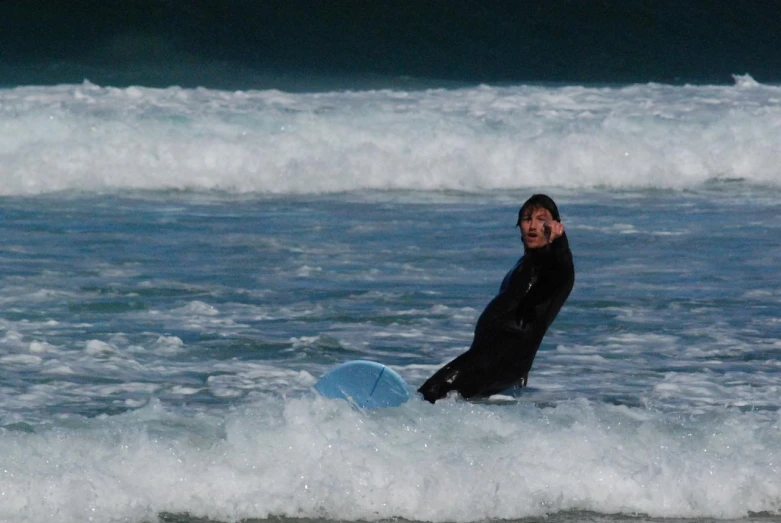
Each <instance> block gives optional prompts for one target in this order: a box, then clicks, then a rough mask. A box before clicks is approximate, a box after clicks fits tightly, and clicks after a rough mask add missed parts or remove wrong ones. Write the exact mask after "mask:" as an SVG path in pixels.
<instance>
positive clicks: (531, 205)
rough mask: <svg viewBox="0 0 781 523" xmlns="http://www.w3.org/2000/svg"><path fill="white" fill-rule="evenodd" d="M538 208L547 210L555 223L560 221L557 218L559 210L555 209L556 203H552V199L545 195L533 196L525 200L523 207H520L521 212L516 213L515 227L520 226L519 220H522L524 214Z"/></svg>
mask: <svg viewBox="0 0 781 523" xmlns="http://www.w3.org/2000/svg"><path fill="white" fill-rule="evenodd" d="M539 208H542V209H547V210H548V211H549V212H550V213H551V216H553V219H554V220H556V221H557V222H560V221H561V217H560V216H559V208H558V207H556V202H554V201H553V199H552V198H551V197H550V196H548V195H547V194H534V195H532V197H531V198H529V199H528V200H526V202H524V204H523V205H521V210H519V211H518V222H517V223H516V224H515V225H516V227H518V226H520V225H521V220H522V219H523V215H524V214H526V213H527V212H529V211H531V210H533V209H539Z"/></svg>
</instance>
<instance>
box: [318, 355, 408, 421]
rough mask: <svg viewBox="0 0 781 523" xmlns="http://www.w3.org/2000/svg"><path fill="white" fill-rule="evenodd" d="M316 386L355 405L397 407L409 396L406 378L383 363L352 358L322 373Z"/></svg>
mask: <svg viewBox="0 0 781 523" xmlns="http://www.w3.org/2000/svg"><path fill="white" fill-rule="evenodd" d="M315 390H317V392H319V393H320V394H321V395H323V396H325V397H326V398H336V399H344V400H347V401H348V402H349V403H350V404H351V405H353V406H354V407H358V408H361V409H377V408H382V407H398V406H399V405H401V404H402V403H404V402H406V401H407V400H408V399H409V387H408V386H407V383H406V382H405V381H404V378H402V377H401V376H399V375H398V374H397V373H396V372H395V371H393V370H392V369H390V368H388V367H386V366H385V365H383V364H381V363H377V362H374V361H366V360H353V361H348V362H346V363H342V364H341V365H339V366H337V367H335V368H333V369H331V370H330V371H328V372H326V373H325V374H323V377H321V378H320V379H319V380H318V381H317V383H315Z"/></svg>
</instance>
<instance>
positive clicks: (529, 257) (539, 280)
mask: <svg viewBox="0 0 781 523" xmlns="http://www.w3.org/2000/svg"><path fill="white" fill-rule="evenodd" d="M517 226H519V227H520V228H521V240H522V241H523V247H524V253H523V256H522V257H521V259H520V260H518V262H517V263H516V264H515V266H514V267H513V268H512V269H511V270H510V272H508V273H507V275H506V276H505V277H504V280H502V284H501V286H500V288H499V294H497V295H496V297H495V298H494V299H493V300H491V302H490V303H489V304H488V305H487V306H486V308H485V310H484V311H483V313H482V314H481V315H480V317H479V318H478V320H477V325H476V326H475V334H474V339H473V341H472V346H471V347H470V348H469V350H468V351H466V352H465V353H463V354H461V355H460V356H458V357H457V358H456V359H454V360H453V361H451V362H450V363H448V364H447V365H445V366H444V367H442V368H441V369H440V370H439V371H437V372H436V373H435V374H434V375H433V376H431V378H429V379H428V380H427V381H426V382H425V383H424V384H423V385H422V386H421V387H420V388H419V389H418V392H420V393H421V394H422V395H423V397H424V398H425V399H426V400H427V401H430V402H431V403H434V402H436V401H437V400H438V399H441V398H443V397H445V396H446V395H447V394H448V393H449V392H450V391H456V392H458V393H459V394H460V395H461V396H462V397H464V398H467V399H468V398H481V397H487V396H490V395H492V394H497V393H499V392H502V391H504V390H507V389H509V388H512V387H523V386H526V383H527V381H528V377H529V370H530V369H531V366H532V362H533V361H534V356H535V354H537V349H539V347H540V343H541V342H542V338H543V336H545V333H546V332H547V330H548V327H550V325H551V323H553V320H554V319H555V318H556V315H557V314H558V312H559V310H560V309H561V306H562V305H563V304H564V302H565V301H566V300H567V298H568V297H569V294H570V291H572V286H573V285H574V283H575V266H574V264H573V263H572V253H571V252H570V249H569V242H568V241H567V235H566V234H565V232H564V224H562V223H561V218H560V216H559V210H558V208H557V207H556V204H555V203H554V202H553V200H552V199H551V198H550V197H548V196H546V195H544V194H535V195H533V196H532V197H531V198H529V199H528V200H527V201H526V202H525V203H524V204H523V205H522V206H521V209H520V211H519V212H518V223H517Z"/></svg>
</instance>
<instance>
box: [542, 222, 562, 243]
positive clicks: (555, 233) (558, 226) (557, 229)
mask: <svg viewBox="0 0 781 523" xmlns="http://www.w3.org/2000/svg"><path fill="white" fill-rule="evenodd" d="M542 231H543V233H544V234H545V239H546V240H547V241H548V243H552V242H554V241H555V240H556V238H559V237H561V235H562V234H564V224H563V223H561V222H557V221H549V222H545V223H544V224H543V226H542Z"/></svg>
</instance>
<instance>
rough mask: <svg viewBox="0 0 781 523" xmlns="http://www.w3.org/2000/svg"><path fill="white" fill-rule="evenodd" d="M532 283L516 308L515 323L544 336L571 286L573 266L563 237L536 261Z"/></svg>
mask: <svg viewBox="0 0 781 523" xmlns="http://www.w3.org/2000/svg"><path fill="white" fill-rule="evenodd" d="M537 266H538V267H539V269H538V270H539V274H538V275H537V278H536V281H534V282H533V284H532V285H531V286H530V288H529V290H528V292H527V293H526V294H525V295H524V296H523V298H522V299H521V300H520V302H519V304H518V310H517V318H516V320H517V322H518V323H519V324H520V325H522V326H524V327H526V328H532V329H533V330H535V331H537V332H538V333H539V337H540V339H541V338H542V336H543V335H544V334H545V331H546V330H547V329H548V327H549V326H550V324H551V323H553V320H554V319H555V318H556V315H557V314H558V313H559V310H560V309H561V307H562V305H564V302H565V301H566V300H567V298H568V297H569V295H570V292H571V291H572V287H573V286H574V284H575V265H574V263H573V261H572V252H571V251H570V249H569V241H568V240H567V237H566V234H564V235H562V236H561V237H559V238H557V239H556V240H555V241H554V242H553V243H552V244H551V245H550V247H549V249H548V251H547V252H544V253H541V259H540V260H539V261H538V263H537Z"/></svg>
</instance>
